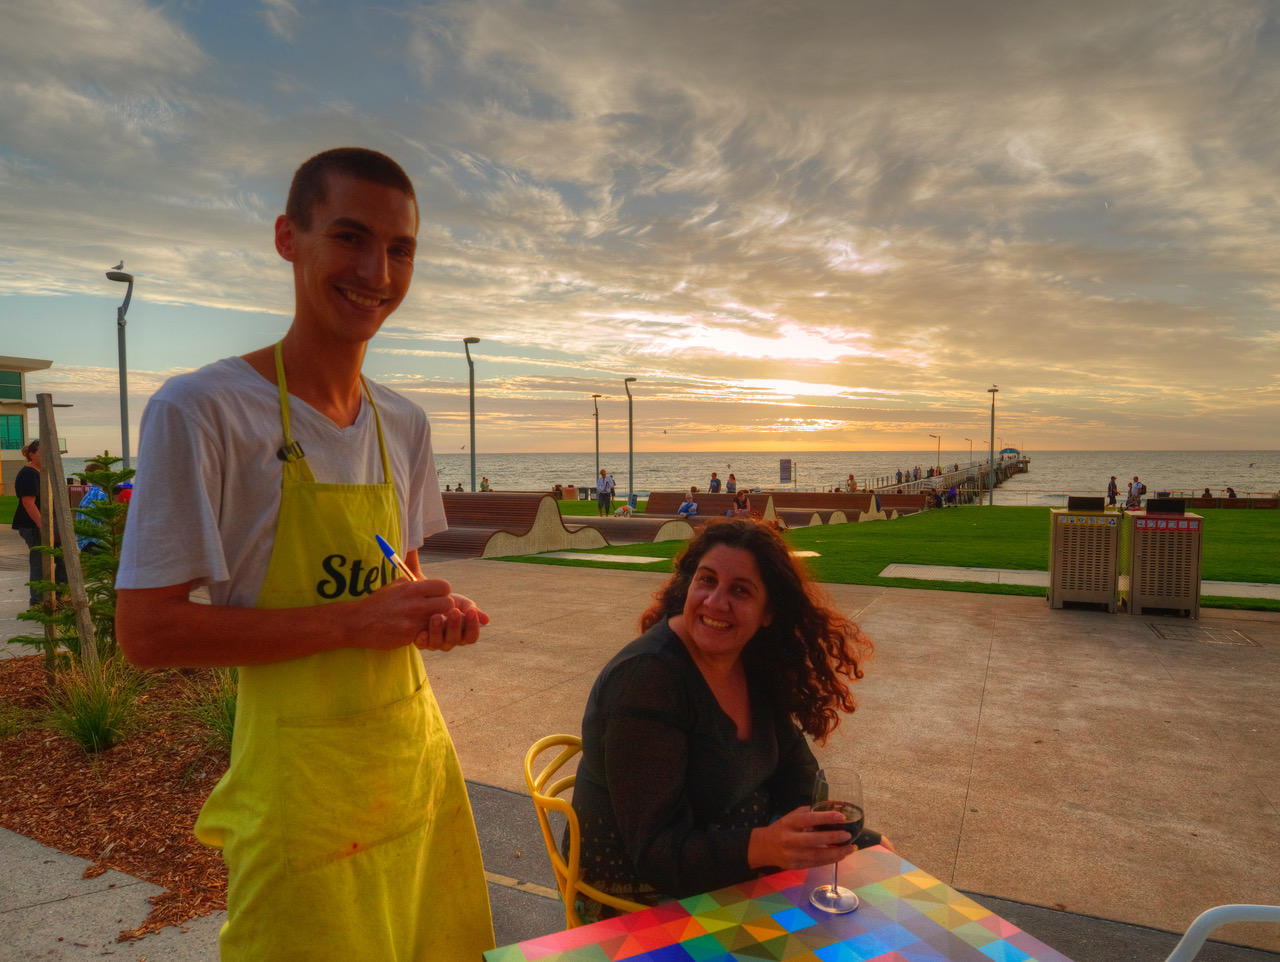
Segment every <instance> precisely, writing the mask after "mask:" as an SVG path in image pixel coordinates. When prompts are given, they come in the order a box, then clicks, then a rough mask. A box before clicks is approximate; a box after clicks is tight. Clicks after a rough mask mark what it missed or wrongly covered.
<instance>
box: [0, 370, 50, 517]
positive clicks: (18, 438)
mask: <svg viewBox="0 0 1280 962" xmlns="http://www.w3.org/2000/svg"><path fill="white" fill-rule="evenodd" d="M52 364H53V362H52V361H42V360H40V359H39V358H35V357H6V356H5V355H2V354H0V480H3V492H4V493H5V494H13V479H14V476H15V475H16V474H17V473H18V469H19V468H21V467H22V466H23V465H24V464H26V463H27V462H26V460H25V459H24V458H23V457H22V449H23V448H24V447H26V445H27V442H28V441H30V440H31V439H32V438H33V437H34V436H35V435H33V434H29V433H28V432H27V373H28V372H29V371H43V370H45V369H46V368H48V367H50V366H51V365H52Z"/></svg>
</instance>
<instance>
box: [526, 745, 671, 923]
mask: <svg viewBox="0 0 1280 962" xmlns="http://www.w3.org/2000/svg"><path fill="white" fill-rule="evenodd" d="M551 749H559V751H558V752H557V753H556V756H555V757H554V758H553V759H551V761H550V762H548V763H547V765H546V767H545V768H543V769H542V771H541V772H539V773H538V774H537V775H534V773H533V769H534V765H535V764H536V763H537V759H538V756H539V755H541V754H543V753H544V752H547V751H550V750H551ZM581 752H582V739H581V738H579V737H578V736H576V735H548V736H546V737H545V738H540V739H538V740H537V741H536V742H534V743H533V745H532V746H531V747H530V748H529V751H528V752H526V753H525V756H524V781H525V784H526V785H528V786H529V794H530V795H531V796H533V807H534V808H535V809H536V810H537V812H538V824H539V825H541V826H542V840H543V841H544V842H546V843H547V855H548V856H550V857H551V868H552V869H553V870H554V871H555V873H556V884H557V885H559V886H560V899H561V901H563V902H564V920H565V927H566V928H570V929H572V928H577V927H578V926H579V925H582V924H583V923H582V919H581V918H580V917H579V915H578V910H577V908H576V907H575V906H574V900H575V899H576V898H577V896H578V893H582V894H583V895H585V896H586V897H587V898H590V899H595V900H596V901H597V902H601V903H603V904H605V905H611V906H613V907H614V908H616V909H621V910H622V911H624V912H636V911H639V910H640V909H646V908H648V907H649V906H647V905H640V904H639V903H638V902H628V901H627V900H626V899H620V898H618V897H617V896H614V895H610V894H609V893H608V892H601V891H600V890H599V889H597V888H595V887H594V886H591V885H588V884H587V883H586V882H584V881H582V880H581V879H580V878H578V859H579V856H580V855H581V842H582V834H581V831H580V830H579V828H578V813H577V812H575V811H574V810H573V806H572V805H570V804H569V802H568V800H567V799H565V798H562V797H561V796H562V795H563V794H564V793H565V792H567V791H569V789H571V788H573V785H574V782H575V781H577V775H560V772H561V771H562V770H563V768H564V767H565V765H567V764H568V763H569V762H570V761H572V760H573V759H574V758H575V757H577V756H578V755H579V754H580V753H581ZM557 776H559V777H557ZM552 812H560V813H561V814H562V815H564V817H565V820H566V821H567V822H568V823H569V857H568V858H567V859H566V858H565V857H564V856H563V855H561V854H560V846H559V844H558V843H557V841H556V836H555V833H554V832H553V831H552V830H551V820H550V818H549V816H550V814H551V813H552Z"/></svg>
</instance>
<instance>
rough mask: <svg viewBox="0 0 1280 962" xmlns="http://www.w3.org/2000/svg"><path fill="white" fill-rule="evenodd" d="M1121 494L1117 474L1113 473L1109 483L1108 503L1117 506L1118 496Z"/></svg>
mask: <svg viewBox="0 0 1280 962" xmlns="http://www.w3.org/2000/svg"><path fill="white" fill-rule="evenodd" d="M1119 494H1120V486H1119V485H1118V484H1116V476H1115V475H1114V474H1113V475H1111V480H1110V481H1109V482H1108V483H1107V504H1108V505H1109V506H1111V507H1114V506H1115V503H1116V497H1117V496H1118V495H1119Z"/></svg>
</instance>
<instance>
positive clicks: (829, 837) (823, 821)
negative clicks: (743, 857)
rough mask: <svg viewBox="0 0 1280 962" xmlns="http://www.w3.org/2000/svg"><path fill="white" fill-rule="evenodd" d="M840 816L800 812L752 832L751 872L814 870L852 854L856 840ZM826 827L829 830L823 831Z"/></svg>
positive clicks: (748, 850) (803, 808) (807, 809)
mask: <svg viewBox="0 0 1280 962" xmlns="http://www.w3.org/2000/svg"><path fill="white" fill-rule="evenodd" d="M843 823H844V817H843V816H842V815H841V814H840V813H839V812H815V811H812V810H811V809H809V808H805V807H801V808H797V809H796V810H795V811H793V812H788V813H787V814H786V815H783V816H782V817H781V818H780V819H778V820H777V821H775V822H773V823H772V824H771V825H766V826H764V827H763V828H757V829H753V830H752V832H751V842H750V844H749V845H748V847H747V862H748V864H750V866H751V867H752V868H766V867H775V868H780V869H797V868H814V867H816V866H818V865H830V864H831V863H832V862H838V861H840V860H841V859H842V858H845V857H846V856H848V855H850V854H852V853H853V851H854V848H853V838H852V837H851V836H850V835H849V833H848V832H846V831H844V830H843V829H838V830H835V831H831V830H829V827H830V826H832V825H841V824H843ZM823 826H827V827H828V830H826V831H821V830H819V829H820V828H821V827H823Z"/></svg>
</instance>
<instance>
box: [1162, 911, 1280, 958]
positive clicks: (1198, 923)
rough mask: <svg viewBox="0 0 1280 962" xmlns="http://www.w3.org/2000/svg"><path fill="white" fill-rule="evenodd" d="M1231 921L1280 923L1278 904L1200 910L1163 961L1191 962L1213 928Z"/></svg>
mask: <svg viewBox="0 0 1280 962" xmlns="http://www.w3.org/2000/svg"><path fill="white" fill-rule="evenodd" d="M1232 922H1277V923H1280V905H1219V906H1217V907H1215V908H1211V909H1209V910H1208V911H1207V912H1202V913H1201V914H1200V916H1199V917H1198V918H1197V919H1196V920H1195V921H1194V922H1192V923H1191V925H1189V926H1188V927H1187V933H1186V935H1184V936H1183V937H1182V940H1181V941H1180V942H1178V944H1177V945H1175V946H1174V947H1173V951H1172V952H1170V953H1169V957H1168V958H1167V959H1165V962H1191V960H1192V959H1194V958H1195V957H1196V956H1197V955H1199V954H1200V949H1201V947H1202V946H1203V945H1204V942H1205V939H1207V938H1208V937H1209V936H1210V935H1212V934H1213V931H1214V930H1215V929H1217V928H1219V927H1220V926H1223V925H1229V924H1230V923H1232Z"/></svg>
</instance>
